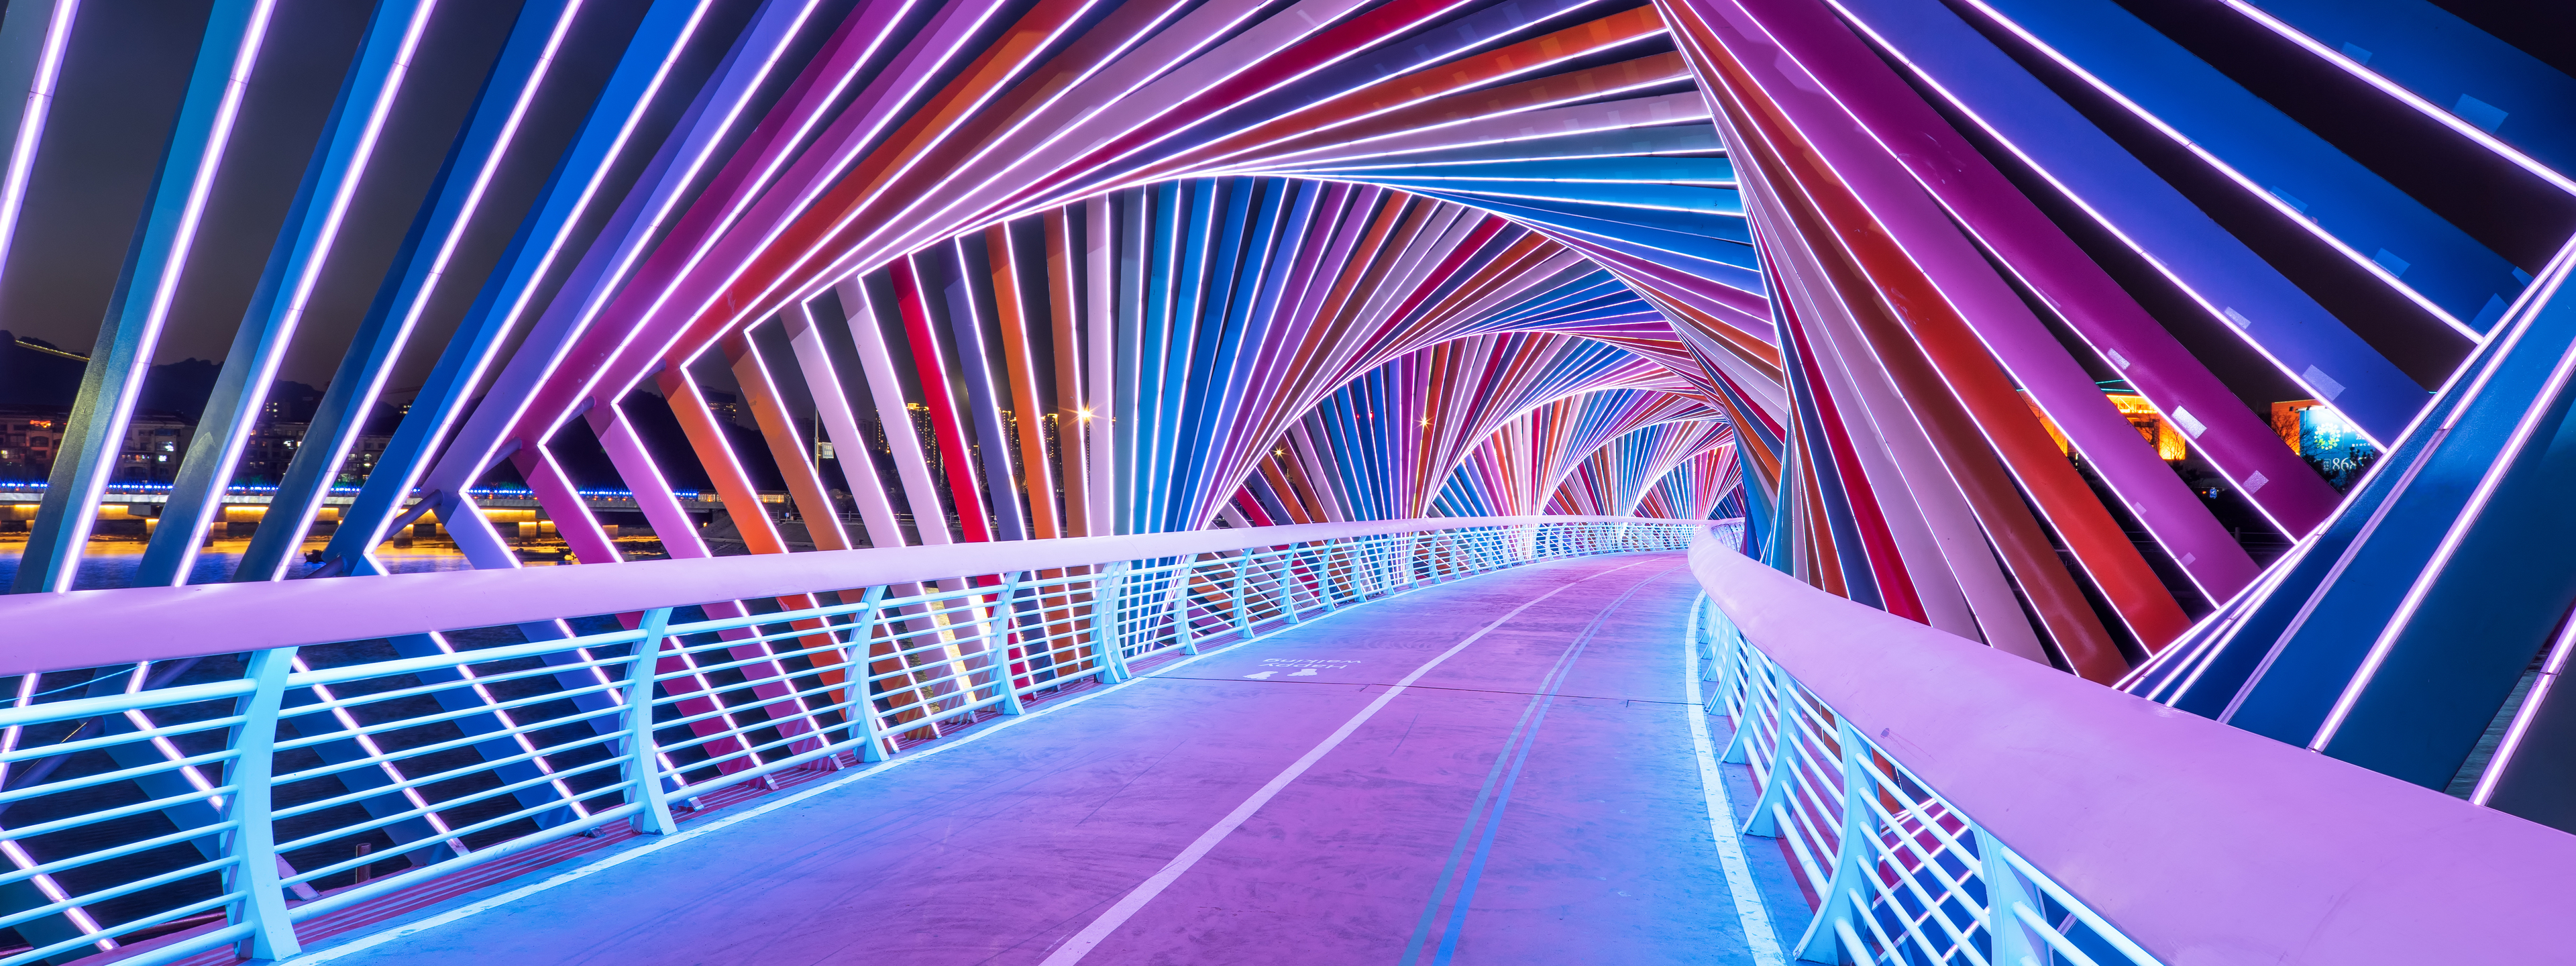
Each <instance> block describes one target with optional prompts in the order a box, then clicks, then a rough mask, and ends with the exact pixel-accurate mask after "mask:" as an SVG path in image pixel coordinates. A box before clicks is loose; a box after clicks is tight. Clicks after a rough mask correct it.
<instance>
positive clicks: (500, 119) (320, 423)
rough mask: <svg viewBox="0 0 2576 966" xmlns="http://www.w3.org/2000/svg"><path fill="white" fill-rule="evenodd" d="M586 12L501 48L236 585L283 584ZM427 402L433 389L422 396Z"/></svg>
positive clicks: (530, 17)
mask: <svg viewBox="0 0 2576 966" xmlns="http://www.w3.org/2000/svg"><path fill="white" fill-rule="evenodd" d="M580 11H581V4H580V3H578V2H576V0H534V2H531V3H529V4H528V5H526V6H524V7H522V8H520V10H519V19H518V21H517V22H516V24H514V25H513V26H512V27H511V28H510V37H509V39H508V40H507V41H505V42H504V43H503V45H502V47H501V55H500V57H499V58H498V59H496V60H495V61H494V62H493V65H492V70H491V72H490V74H489V75H488V76H487V77H486V78H485V79H484V82H483V90H482V91H481V92H480V93H479V94H477V95H476V98H475V104H474V109H473V113H472V114H471V115H469V116H468V118H467V119H466V122H465V128H464V130H463V131H462V132H461V133H460V134H459V135H458V136H457V139H456V142H455V144H454V145H453V146H452V147H450V148H449V149H448V156H447V161H446V163H445V164H444V165H442V166H441V167H440V168H439V172H438V177H437V180H435V181H433V182H432V183H431V186H430V190H429V195H428V198H427V200H426V201H425V202H424V203H423V204H422V205H421V210H420V213H419V214H418V215H417V216H415V217H414V219H413V222H412V227H411V231H410V233H409V234H407V235H405V236H404V238H403V243H402V248H401V249H400V250H399V251H398V252H396V254H395V256H394V263H393V265H392V267H391V268H389V269H387V271H386V273H385V280H384V282H383V283H382V284H381V285H380V286H379V287H378V288H377V290H376V297H375V300H374V301H373V302H372V303H371V304H369V305H368V307H367V314H366V317H365V318H363V319H361V320H360V321H359V323H358V331H357V333H356V335H355V336H354V337H352V338H351V339H350V342H349V349H348V351H347V353H345V354H344V355H343V356H342V357H341V359H340V366H339V368H338V369H337V370H335V371H334V372H333V373H332V375H331V382H330V384H329V385H328V386H326V387H324V389H323V391H322V405H321V408H320V409H319V410H318V411H317V412H316V413H315V414H314V417H313V421H312V423H311V425H310V427H309V428H308V429H306V430H305V433H304V439H303V441H302V442H301V443H300V444H299V445H298V447H297V449H296V452H295V458H294V459H293V460H292V461H290V462H289V463H288V464H287V469H286V476H285V478H284V479H283V480H281V481H279V484H278V488H277V494H276V496H274V497H273V498H271V499H270V501H269V505H268V513H267V515H266V516H264V517H262V518H261V520H260V525H259V529H258V530H257V531H256V532H254V533H252V534H251V539H250V546H249V547H248V548H247V549H245V550H244V551H243V552H242V559H241V563H240V564H239V565H238V566H236V567H235V568H234V570H233V574H232V579H234V580H276V579H278V578H279V577H280V576H283V575H284V573H285V571H286V568H287V567H288V566H289V564H290V562H291V561H292V559H293V554H294V551H295V547H296V545H297V544H298V542H299V541H300V540H301V539H302V537H303V535H304V531H305V529H306V528H307V527H310V526H311V525H312V522H313V518H314V516H315V515H316V514H317V513H318V512H319V511H320V509H321V506H322V499H323V498H324V497H325V496H327V495H328V494H329V493H330V489H331V484H332V482H333V481H334V480H335V479H336V477H337V476H338V472H339V466H340V463H341V461H342V460H345V459H347V458H348V451H349V448H350V446H351V444H352V443H354V442H355V440H356V438H357V434H358V431H359V430H360V429H361V428H363V427H364V426H365V424H366V421H367V415H368V411H369V410H371V409H373V408H374V402H375V398H376V395H377V393H379V392H381V391H382V390H383V388H384V383H385V378H386V376H387V374H388V373H389V372H390V371H391V370H392V366H393V363H394V361H395V359H396V358H397V357H398V356H399V355H400V354H401V352H402V348H403V346H404V344H405V343H406V342H407V341H408V340H409V339H410V336H411V330H412V327H413V326H414V325H415V324H417V323H418V322H419V320H420V316H421V313H422V312H423V311H424V310H426V309H427V308H428V306H429V301H430V298H431V296H432V295H433V294H435V293H436V292H437V290H438V285H439V283H440V282H441V281H443V280H444V279H445V278H446V272H447V267H448V262H449V260H450V259H451V258H453V257H454V255H455V252H456V246H457V245H458V244H459V243H460V242H461V241H463V239H464V237H465V230H466V228H467V226H468V225H470V224H471V223H472V221H473V219H474V216H475V213H476V212H477V211H478V210H480V208H481V205H482V202H483V200H484V195H485V192H486V191H487V189H488V188H489V187H490V185H491V182H492V178H493V176H494V175H495V174H496V173H497V172H498V171H499V169H500V165H501V162H502V160H503V159H504V158H505V157H507V156H508V154H509V150H510V146H511V144H513V143H514V142H515V140H516V137H517V135H518V133H519V125H520V122H521V121H522V120H523V119H524V118H525V117H526V114H527V110H528V105H529V104H530V102H531V101H532V100H533V99H534V98H535V97H536V94H537V91H538V90H540V89H541V88H542V87H543V86H544V83H545V80H546V77H547V76H548V75H549V72H550V69H551V68H552V67H553V65H554V60H555V54H556V52H557V51H558V50H559V49H560V48H561V46H562V44H563V42H564V36H565V34H566V33H567V32H568V31H570V30H571V28H572V23H573V17H574V15H576V14H578V13H579V12H580ZM423 396H424V398H427V396H428V387H426V386H424V387H423Z"/></svg>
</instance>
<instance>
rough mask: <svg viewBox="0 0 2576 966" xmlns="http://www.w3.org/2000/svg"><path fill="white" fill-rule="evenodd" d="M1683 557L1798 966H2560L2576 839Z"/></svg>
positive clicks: (1713, 697) (1735, 757) (1734, 559)
mask: <svg viewBox="0 0 2576 966" xmlns="http://www.w3.org/2000/svg"><path fill="white" fill-rule="evenodd" d="M1690 556H1691V567H1692V570H1693V572H1694V573H1696V574H1697V575H1698V577H1699V580H1700V584H1701V587H1702V588H1703V589H1704V590H1705V591H1706V592H1707V594H1708V606H1707V607H1706V608H1705V609H1704V610H1702V611H1701V612H1700V617H1701V618H1702V619H1701V620H1700V622H1699V624H1698V625H1697V626H1696V627H1695V630H1694V633H1696V634H1699V635H1700V637H1699V640H1700V642H1701V644H1702V646H1703V647H1704V648H1705V650H1704V651H1703V655H1704V656H1705V657H1707V658H1708V659H1709V663H1708V665H1706V667H1705V668H1704V670H1703V675H1702V676H1703V677H1704V678H1706V679H1708V680H1713V681H1716V682H1718V683H1719V686H1718V687H1716V688H1715V689H1713V690H1712V691H1711V694H1710V698H1709V703H1710V705H1711V710H1712V711H1713V712H1715V713H1722V714H1726V715H1728V716H1729V717H1730V718H1732V719H1733V720H1734V722H1735V724H1736V737H1735V739H1734V741H1733V742H1732V743H1731V744H1730V745H1729V747H1728V749H1727V756H1728V758H1729V760H1732V761H1736V762H1738V763H1742V764H1745V765H1747V766H1749V767H1750V768H1751V769H1752V770H1753V772H1754V774H1755V776H1756V779H1757V782H1758V784H1759V786H1760V788H1761V794H1760V796H1759V799H1758V800H1757V801H1756V802H1755V803H1754V805H1753V806H1751V807H1750V808H1749V809H1748V811H1749V812H1750V813H1751V814H1750V815H1749V818H1750V821H1749V822H1748V823H1747V825H1748V831H1751V832H1754V833H1756V834H1763V835H1779V836H1782V837H1784V838H1785V839H1787V842H1788V845H1789V852H1790V853H1791V855H1792V857H1793V859H1794V861H1793V866H1794V867H1795V870H1796V872H1797V874H1798V875H1800V876H1802V877H1804V878H1805V879H1806V880H1807V882H1808V884H1809V887H1810V888H1812V889H1814V890H1815V891H1816V893H1817V894H1818V895H1819V896H1820V897H1822V899H1823V905H1822V907H1821V908H1820V909H1819V910H1818V915H1817V917H1816V925H1815V926H1814V927H1812V928H1810V929H1809V930H1808V932H1807V934H1806V936H1805V937H1803V938H1802V939H1801V940H1800V942H1799V944H1798V946H1797V947H1795V952H1797V953H1799V954H1802V955H1805V956H1808V957H1814V958H1820V959H1822V960H1824V961H1828V962H1830V961H1833V960H1834V958H1835V956H1836V954H1837V953H1841V954H1845V955H1849V956H1850V957H1851V960H1852V961H1856V962H1865V963H1915V962H1968V963H1979V964H1986V963H1994V964H2010V966H2019V964H2021V963H2024V962H2037V963H2050V962H2068V963H2098V964H2102V966H2111V964H2114V963H2121V962H2132V963H2157V962H2160V963H2165V964H2169V966H2192V964H2237V963H2284V964H2288V963H2309V964H2317V966H2349V964H2363V963H2389V964H2417V963H2445V962H2463V963H2466V962H2475V963H2488V962H2554V961H2559V960H2562V959H2564V958H2565V957H2566V952H2565V950H2566V948H2567V938H2566V936H2565V928H2564V916H2565V910H2566V908H2567V901H2568V898H2569V896H2570V894H2571V893H2570V890H2569V888H2568V886H2567V885H2566V876H2567V871H2566V870H2568V869H2570V868H2576V837H2571V836H2569V835H2567V834H2565V833H2562V832H2558V831H2556V830H2554V829H2550V828H2547V827H2544V826H2541V825H2538V824H2535V823H2532V822H2528V821H2525V820H2522V819H2519V818H2515V817H2513V816H2510V815H2506V814H2504V813H2501V812H2495V811H2491V810H2488V809H2483V808H2479V807H2477V806H2474V805H2470V804H2469V803H2467V802H2463V801H2460V800H2458V799H2455V798H2451V797H2449V796H2446V795H2443V794H2441V793H2439V792H2435V791H2432V790H2429V789H2425V788H2420V787H2417V786H2415V785H2411V784H2407V783H2404V782H2400V781H2396V780H2394V779H2391V778H2388V777H2386V776H2383V775H2379V774H2376V773H2373V772H2370V771H2367V770H2364V769H2362V768H2359V767H2356V766H2353V765H2349V764H2345V763H2343V762H2340V761H2336V760H2334V759H2330V758H2326V757H2324V756H2321V755H2317V754H2313V753H2310V752H2308V751H2305V750H2302V749H2299V748H2296V747H2293V746H2290V745H2286V744H2282V743H2279V742H2275V741H2271V740H2269V739H2265V738H2261V737H2258V736H2255V735H2252V734H2249V733H2246V732H2243V731H2239V730H2236V729H2233V728H2229V727H2226V726H2224V725H2220V724H2217V723H2215V722H2212V721H2209V720H2208V719H2205V718H2201V717H2198V716H2195V715H2190V714H2185V713H2182V712H2178V711H2175V710H2173V709H2171V708H2166V707H2162V706H2160V705H2156V704H2154V703H2151V702H2148V701H2145V700H2142V699H2139V698H2135V697H2131V696H2129V695H2126V694H2122V693H2120V692H2117V691H2113V690H2110V689H2108V688H2104V687H2100V686H2098V685H2094V684H2090V683H2087V682H2085V681H2083V680H2081V679H2078V678H2075V677H2073V676H2071V675H2068V674H2065V673H2063V672H2060V671H2057V670H2054V669H2051V668H2049V667H2046V666H2043V665H2039V664H2035V663H2032V662H2030V661H2027V660H2023V659H2021V658H2018V657H2014V656H2012V655H2009V654H2004V653H2001V652H1998V651H1996V650H1994V649H1992V648H1988V647H1985V646H1983V645H1980V644H1977V643H1975V642H1973V641H1968V640H1965V639H1962V638H1959V637H1955V636H1952V635H1950V634H1946V633H1943V632H1941V631H1937V630H1934V629H1932V628H1929V627H1926V626H1924V625H1921V624H1917V623H1914V622H1912V621H1908V620H1905V619H1903V618H1899V617H1895V616H1892V615H1890V614H1887V613H1886V612H1884V611H1879V610H1875V609H1872V608H1869V607H1865V606H1862V605H1860V604H1856V603H1852V602H1851V601H1848V600H1844V599H1842V598H1839V597H1835V596H1833V595H1830V594H1827V593H1824V592H1822V591H1819V590H1816V589H1815V588H1812V587H1809V586H1807V585H1805V584H1803V583H1800V582H1798V581H1797V580H1795V579H1792V578H1790V577H1789V576H1787V575H1785V574H1782V573H1780V572H1778V571H1776V570H1772V569H1770V568H1768V567H1764V566H1762V565H1761V564H1760V563H1758V562H1756V561H1753V560H1750V559H1748V558H1746V557H1744V556H1742V555H1740V554H1738V553H1736V552H1734V551H1733V550H1730V549H1728V548H1726V547H1724V546H1722V545H1721V544H1720V543H1718V542H1717V541H1714V540H1701V541H1698V542H1696V543H1695V544H1694V545H1693V546H1692V549H1691V555H1690ZM1851 829H1860V830H1865V831H1864V832H1863V833H1862V834H1853V835H1846V834H1845V832H1846V830H1851ZM1999 863H2000V864H1999ZM2003 869H2010V870H2011V874H2010V875H2003V874H2000V872H2001V870H2003ZM2052 957H2053V958H2052Z"/></svg>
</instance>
